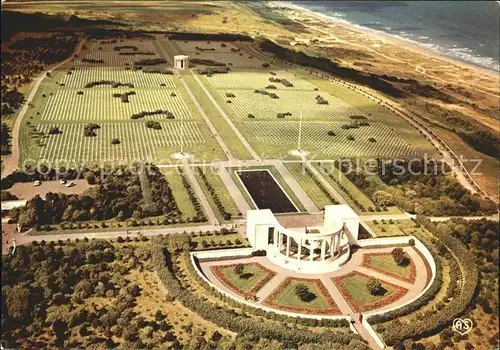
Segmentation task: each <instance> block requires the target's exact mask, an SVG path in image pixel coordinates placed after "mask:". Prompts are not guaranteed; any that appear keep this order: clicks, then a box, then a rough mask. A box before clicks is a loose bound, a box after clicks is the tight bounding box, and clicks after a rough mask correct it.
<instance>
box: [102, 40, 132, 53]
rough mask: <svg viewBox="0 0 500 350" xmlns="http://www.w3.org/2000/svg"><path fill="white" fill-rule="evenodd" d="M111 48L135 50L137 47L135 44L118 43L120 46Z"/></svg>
mask: <svg viewBox="0 0 500 350" xmlns="http://www.w3.org/2000/svg"><path fill="white" fill-rule="evenodd" d="M101 43H102V41H101ZM113 50H115V51H121V50H132V51H137V50H138V48H137V46H135V45H120V46H115V47H113Z"/></svg>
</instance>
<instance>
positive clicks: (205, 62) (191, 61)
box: [189, 58, 226, 67]
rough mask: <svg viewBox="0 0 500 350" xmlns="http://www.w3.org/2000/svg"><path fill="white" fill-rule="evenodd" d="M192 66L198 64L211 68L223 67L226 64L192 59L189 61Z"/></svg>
mask: <svg viewBox="0 0 500 350" xmlns="http://www.w3.org/2000/svg"><path fill="white" fill-rule="evenodd" d="M189 62H190V63H192V64H195V65H196V64H199V65H202V66H211V67H225V66H226V64H225V63H223V62H218V61H214V60H210V59H202V58H192V59H190V60H189Z"/></svg>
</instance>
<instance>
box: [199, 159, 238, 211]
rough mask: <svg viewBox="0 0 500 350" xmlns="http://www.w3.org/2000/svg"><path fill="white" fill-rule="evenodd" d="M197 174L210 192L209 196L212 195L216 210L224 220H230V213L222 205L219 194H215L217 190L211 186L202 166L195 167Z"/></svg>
mask: <svg viewBox="0 0 500 350" xmlns="http://www.w3.org/2000/svg"><path fill="white" fill-rule="evenodd" d="M197 171H198V175H200V178H201V181H203V184H204V185H205V187H206V188H207V190H208V193H210V196H211V197H212V199H213V201H214V203H215V205H216V206H217V210H218V211H219V213H220V214H221V215H222V217H223V218H224V220H231V214H230V213H228V212H227V211H226V208H224V205H223V204H222V202H221V200H220V198H219V195H218V194H217V190H216V189H215V188H214V187H213V186H212V184H211V183H210V182H209V181H208V178H207V175H206V174H205V172H204V171H203V169H202V168H197Z"/></svg>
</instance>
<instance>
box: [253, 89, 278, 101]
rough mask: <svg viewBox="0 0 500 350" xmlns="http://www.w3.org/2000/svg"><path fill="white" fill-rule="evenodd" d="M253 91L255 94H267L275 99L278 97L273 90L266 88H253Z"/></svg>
mask: <svg viewBox="0 0 500 350" xmlns="http://www.w3.org/2000/svg"><path fill="white" fill-rule="evenodd" d="M253 92H255V93H256V94H261V95H264V96H269V97H271V98H272V99H275V100H276V99H279V98H280V97H279V96H278V95H276V94H275V93H274V92H269V91H266V90H259V89H255V90H254V91H253Z"/></svg>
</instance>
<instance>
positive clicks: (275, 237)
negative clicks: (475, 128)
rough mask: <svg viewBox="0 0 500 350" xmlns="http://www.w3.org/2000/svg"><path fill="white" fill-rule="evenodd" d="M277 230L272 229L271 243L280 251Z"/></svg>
mask: <svg viewBox="0 0 500 350" xmlns="http://www.w3.org/2000/svg"><path fill="white" fill-rule="evenodd" d="M279 234H280V233H279V232H278V231H277V230H274V232H273V245H274V247H275V248H276V247H278V252H279V251H280V246H279Z"/></svg>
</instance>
